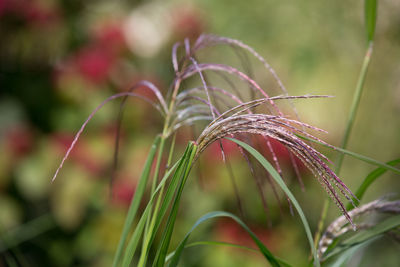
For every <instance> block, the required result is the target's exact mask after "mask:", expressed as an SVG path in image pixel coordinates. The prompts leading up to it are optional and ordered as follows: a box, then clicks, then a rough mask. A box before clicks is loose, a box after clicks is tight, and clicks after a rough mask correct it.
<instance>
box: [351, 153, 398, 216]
mask: <svg viewBox="0 0 400 267" xmlns="http://www.w3.org/2000/svg"><path fill="white" fill-rule="evenodd" d="M398 163H400V159H395V160H392V161H389V162H386V165H389V166H395V165H396V164H398ZM386 171H387V169H386V168H383V167H379V168H376V169H375V170H373V171H372V172H370V173H369V174H368V176H367V177H366V178H365V179H364V181H363V182H362V184H361V185H360V187H359V188H358V189H357V191H356V193H355V195H356V197H357V198H358V199H359V200H361V198H362V197H363V196H364V193H365V191H366V190H367V189H368V187H370V185H371V184H372V183H373V182H374V181H375V180H376V179H378V178H379V177H380V176H381V175H383V174H384V173H386ZM352 208H353V206H352V205H347V210H351V209H352Z"/></svg>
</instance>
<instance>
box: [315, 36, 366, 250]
mask: <svg viewBox="0 0 400 267" xmlns="http://www.w3.org/2000/svg"><path fill="white" fill-rule="evenodd" d="M372 52H373V42H372V41H370V42H369V43H368V48H367V52H366V53H365V56H364V61H363V64H362V67H361V72H360V75H359V77H358V82H357V86H356V90H355V92H354V96H353V102H352V104H351V108H350V114H349V119H348V121H347V125H346V130H345V132H344V136H343V139H342V143H341V145H340V148H343V149H346V147H347V143H348V141H349V137H350V133H351V130H352V129H353V125H354V119H355V117H356V114H357V111H358V106H359V104H360V100H361V95H362V92H363V89H364V83H365V78H366V76H367V71H368V66H369V63H370V60H371V55H372ZM344 156H345V154H344V153H340V154H339V157H338V160H337V165H336V170H335V173H336V174H337V175H339V173H340V170H341V168H342V164H343V159H344ZM329 203H330V202H329V199H327V198H325V200H324V204H323V207H322V211H321V217H320V220H319V222H318V227H317V232H316V234H315V237H314V244H315V245H317V244H318V241H319V239H320V238H321V234H322V229H323V227H324V223H325V220H326V217H327V215H328V209H329Z"/></svg>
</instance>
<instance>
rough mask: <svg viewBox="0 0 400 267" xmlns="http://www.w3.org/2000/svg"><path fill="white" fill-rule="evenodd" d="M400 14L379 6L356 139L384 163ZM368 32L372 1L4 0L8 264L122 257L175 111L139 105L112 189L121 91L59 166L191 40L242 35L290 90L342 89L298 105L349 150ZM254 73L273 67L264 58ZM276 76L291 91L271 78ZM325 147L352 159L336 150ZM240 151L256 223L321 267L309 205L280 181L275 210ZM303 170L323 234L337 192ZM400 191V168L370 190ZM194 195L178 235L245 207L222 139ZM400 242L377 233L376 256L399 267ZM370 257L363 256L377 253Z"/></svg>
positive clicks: (215, 252)
mask: <svg viewBox="0 0 400 267" xmlns="http://www.w3.org/2000/svg"><path fill="white" fill-rule="evenodd" d="M399 14H400V2H399V1H396V0H387V1H380V2H379V13H378V23H377V29H376V36H375V44H374V45H375V46H374V49H375V50H374V54H373V56H372V61H371V66H370V69H369V73H368V75H367V80H366V85H365V91H364V92H365V93H364V95H363V97H362V100H361V106H360V109H359V113H358V115H357V118H356V122H355V125H354V131H353V133H352V136H351V138H350V142H349V147H348V149H349V150H351V151H354V152H357V153H360V154H363V155H366V156H369V157H372V158H374V159H377V160H379V161H382V162H386V161H389V160H392V159H395V158H399V156H400V152H399V151H400V120H399V114H400V65H399V62H400V46H399V44H400V16H399ZM364 31H365V30H364V20H363V1H346V2H338V1H318V0H312V1H288V0H281V1H265V0H248V1H235V2H232V1H229V0H219V1H215V0H203V1H200V0H191V1H177V0H171V1H78V0H59V1H57V0H0V240H1V243H0V255H1V258H0V266H110V265H111V261H112V257H113V254H114V251H115V248H116V245H117V242H118V240H119V236H120V233H121V229H122V225H123V222H124V218H125V215H126V212H127V208H128V205H129V203H130V199H131V198H132V195H133V193H134V191H135V186H136V183H137V179H138V176H139V175H140V172H141V169H142V166H143V164H144V161H145V159H146V156H147V153H148V151H149V148H150V145H151V142H152V140H153V138H154V136H155V135H156V134H157V133H159V132H161V130H162V118H161V117H160V116H159V115H158V114H157V113H155V112H153V110H152V109H151V106H149V105H148V104H146V103H145V102H141V101H139V100H129V101H128V105H127V107H126V111H125V117H124V121H123V127H122V129H123V131H122V136H121V138H122V141H121V142H122V145H121V153H120V164H119V167H118V170H117V179H116V180H115V183H114V185H113V187H112V188H111V189H110V188H109V178H110V171H111V163H112V152H113V149H114V138H115V129H116V126H117V124H116V115H117V112H118V105H119V103H120V102H119V101H115V102H111V103H109V104H107V105H106V106H105V107H104V108H103V109H102V110H101V111H100V112H99V113H97V115H96V116H95V117H94V119H93V120H92V121H91V122H90V123H89V125H88V127H87V129H86V130H85V132H84V134H83V135H82V137H81V139H80V140H79V142H78V144H77V146H76V147H75V149H74V150H73V152H72V154H71V156H70V158H69V159H68V161H67V162H66V164H65V166H64V168H63V169H62V171H61V172H60V175H59V177H58V178H57V180H56V181H55V182H54V183H51V178H52V176H53V174H54V172H55V170H56V168H57V166H58V164H59V163H60V161H61V159H62V157H63V155H64V154H65V152H66V150H67V148H68V146H69V145H70V143H71V141H72V139H73V137H74V134H75V133H76V132H77V130H78V129H79V127H80V126H81V125H82V123H83V122H84V120H85V119H86V118H87V116H88V115H89V114H90V112H91V111H92V110H93V109H94V108H95V107H96V106H97V105H98V104H100V103H101V102H102V101H103V100H104V99H106V98H107V97H108V96H110V95H112V94H115V93H118V92H123V91H126V90H127V89H128V88H129V86H130V85H132V84H134V83H135V82H136V81H139V80H142V79H146V80H149V81H151V82H153V83H154V84H156V85H157V86H158V87H159V88H160V90H161V91H162V92H163V93H165V92H166V91H167V89H168V86H169V84H170V83H171V82H172V80H173V78H174V73H173V69H172V63H171V56H170V52H171V48H172V45H173V44H174V43H175V42H177V41H182V40H183V39H184V38H185V37H188V38H190V40H195V38H196V37H198V36H199V35H200V34H201V33H203V32H205V33H213V34H217V35H221V36H227V37H231V38H235V39H239V40H241V41H243V42H244V43H246V44H249V45H250V46H252V47H253V48H254V49H255V50H256V51H258V52H259V53H260V54H261V55H262V56H264V57H265V58H266V59H267V61H268V62H269V63H270V64H271V65H272V66H273V67H274V68H275V70H276V72H277V73H278V75H279V76H280V78H281V79H282V81H283V83H284V84H285V86H286V87H287V89H288V91H289V94H290V95H302V94H328V95H333V96H335V97H334V98H329V99H315V100H301V101H297V102H296V107H297V110H298V112H299V114H300V117H301V118H302V120H303V121H304V122H306V123H309V124H312V125H315V126H317V127H319V128H322V129H325V130H327V131H328V132H329V134H325V135H321V136H320V137H321V138H322V139H324V140H325V141H327V142H328V143H331V144H333V145H336V146H339V145H340V142H341V138H342V133H343V131H344V127H345V124H346V121H347V117H348V113H349V107H350V104H351V100H352V95H353V92H354V88H355V85H356V81H357V77H358V74H359V70H360V68H361V63H362V59H363V56H364V53H365V49H366V40H365V32H364ZM211 51H212V50H211ZM218 51H223V49H222V50H218ZM231 55H232V54H229V53H223V52H222V53H219V52H218V53H216V52H210V54H202V58H203V59H204V60H203V61H208V62H214V61H215V62H216V61H217V60H218V62H221V61H222V62H226V63H229V64H231V63H232V62H234V61H232V59H231V58H230V57H231ZM232 64H234V63H232ZM254 72H255V73H256V74H257V75H259V76H261V77H262V75H264V74H265V70H264V69H262V68H261V66H260V68H259V66H258V65H256V67H255V69H254ZM261 82H262V85H263V86H266V87H273V86H275V87H276V85H275V83H274V81H273V80H272V78H271V77H270V76H268V75H266V76H265V77H264V78H262V79H261ZM139 92H140V93H141V94H148V93H147V92H146V91H145V90H139ZM147 96H149V95H147ZM149 97H151V96H149ZM197 131H199V129H197ZM197 134H198V132H197ZM195 135H196V133H195ZM191 138H192V137H191V129H184V130H183V131H182V132H181V133H180V134H179V135H178V143H179V145H180V149H183V148H184V146H185V143H186V141H187V140H189V139H191ZM227 146H228V152H229V151H230V150H229V144H227ZM320 149H321V151H322V152H324V153H325V154H327V155H328V156H329V158H331V159H332V160H335V159H336V157H337V154H335V153H334V152H332V151H330V150H327V149H324V148H320ZM178 151H179V150H178ZM228 154H229V156H230V161H231V164H232V165H233V166H234V171H235V178H236V183H237V185H238V188H239V194H240V196H241V201H242V205H243V207H244V213H245V221H246V223H247V224H248V225H249V226H250V228H251V229H253V230H254V232H255V233H256V234H257V235H258V236H259V237H260V238H261V239H262V240H263V241H264V242H265V244H266V245H267V246H268V247H269V248H270V249H271V250H272V251H273V252H274V253H276V254H277V255H278V256H280V257H282V258H283V259H285V260H287V261H288V262H289V263H291V264H294V266H302V265H305V264H306V263H307V260H308V255H309V251H308V250H309V248H308V244H307V241H306V239H305V234H304V230H303V228H302V226H301V223H300V220H299V219H298V217H297V216H291V215H290V211H289V208H288V205H287V201H286V199H285V197H284V196H283V195H282V193H281V192H279V193H278V194H279V198H278V200H277V199H276V198H275V197H274V194H273V191H272V190H271V188H266V190H267V201H268V203H269V205H268V207H269V213H268V214H266V213H265V212H264V209H263V207H262V204H261V200H260V197H259V195H258V194H255V193H254V192H256V191H257V187H256V186H255V184H254V182H253V180H251V177H250V176H251V175H250V173H249V170H248V168H247V166H246V164H245V163H243V159H242V158H241V157H240V155H238V153H237V152H235V151H233V150H232V151H231V152H229V153H228ZM278 156H279V158H280V161H281V163H282V164H283V165H285V162H286V163H287V162H288V155H287V154H286V153H285V151H283V150H282V151H279V147H278ZM373 169H374V167H373V166H370V165H367V164H365V163H363V162H360V161H358V160H354V159H351V158H348V157H346V159H345V163H344V166H343V169H342V172H341V174H340V177H341V178H342V180H343V181H344V182H345V183H346V184H347V185H348V186H349V187H350V188H351V189H352V190H356V189H357V187H358V185H359V184H360V183H361V181H362V180H363V179H364V178H365V176H366V175H367V174H368V173H369V172H370V171H371V170H373ZM204 170H207V172H205V171H204ZM301 171H302V172H303V178H304V183H305V187H306V190H305V192H302V190H301V188H300V186H299V184H298V182H297V181H296V178H295V177H294V175H293V171H292V170H291V169H290V167H288V170H287V171H286V172H287V173H288V174H287V178H286V179H287V180H286V181H287V183H288V184H289V185H290V188H291V190H293V192H294V193H295V196H296V197H297V198H298V200H299V202H300V204H301V205H302V207H303V209H304V211H305V213H306V215H307V218H308V220H309V222H310V225H311V227H312V230H315V229H316V224H317V222H318V218H319V215H320V211H321V208H322V203H323V200H324V198H326V197H327V196H326V194H325V192H324V190H323V189H322V188H320V186H319V184H318V182H317V181H316V180H315V179H314V178H313V177H312V176H311V175H310V174H309V173H308V172H307V171H306V170H305V169H301ZM249 181H250V182H249ZM399 188H400V182H399V179H398V177H396V176H395V175H393V174H392V173H387V174H385V175H384V176H383V177H382V178H381V179H380V180H379V181H378V182H377V183H376V184H375V185H374V187H373V189H371V190H369V191H368V192H367V194H366V197H365V200H364V201H365V202H366V201H368V200H373V199H376V198H378V197H381V196H383V195H386V194H390V193H398V192H399ZM110 191H111V192H112V194H110ZM110 195H112V197H110ZM183 196H184V198H183V200H182V201H183V202H182V204H181V210H180V214H179V218H178V222H177V227H176V231H175V235H174V240H173V244H172V246H175V245H176V244H177V242H179V241H180V240H181V239H182V237H183V235H184V234H185V233H186V232H187V231H188V230H189V229H190V227H191V226H192V224H193V223H194V222H195V221H196V220H197V219H198V218H199V217H200V216H201V215H203V214H205V213H206V212H209V211H213V210H226V211H230V212H233V213H235V214H238V215H239V212H238V205H237V201H236V199H235V194H234V190H233V188H232V185H231V183H230V180H229V177H228V173H227V170H226V168H225V167H224V165H223V164H222V159H221V155H220V153H219V152H218V147H217V146H215V147H210V148H208V149H207V151H206V152H205V155H203V157H202V158H200V161H199V162H198V169H196V170H195V171H193V173H192V175H191V179H190V182H189V183H188V185H187V187H186V189H185V193H184V195H183ZM279 203H280V204H279ZM337 216H340V212H339V210H338V209H336V208H335V207H334V205H331V208H330V213H329V217H328V222H330V221H332V220H333V219H334V218H336V217H337ZM192 240H196V241H200V240H218V241H228V242H233V243H237V244H242V245H247V246H250V247H254V245H253V244H252V242H251V239H250V238H249V237H248V236H247V235H246V234H245V232H243V231H242V230H241V229H240V227H239V226H237V225H236V224H235V223H233V222H232V221H230V220H221V219H220V220H216V221H213V222H210V223H207V224H205V225H204V226H202V227H200V228H199V229H198V230H197V231H196V232H195V233H194V234H193V236H192ZM393 244H395V243H392V242H391V241H390V240H382V241H379V242H378V243H375V244H374V245H373V249H374V250H375V252H379V253H375V254H374V255H373V256H374V258H373V261H372V262H379V261H380V260H383V259H385V262H388V264H389V265H386V266H394V265H392V264H393V263H394V264H395V263H396V262H397V263H398V262H399V260H400V259H399V253H398V249H399V245H398V244H397V245H393ZM184 253H185V254H184V257H183V262H182V264H183V266H264V264H265V261H264V259H263V258H262V257H261V256H260V255H259V254H256V253H253V252H247V251H243V250H238V249H233V248H226V247H221V248H220V247H208V246H206V247H201V248H200V249H187V250H185V252H184ZM365 255H367V256H363V257H362V259H361V263H363V262H364V261H365V262H366V261H368V254H365ZM13 264H15V265H13ZM363 266H367V263H365V265H363ZM371 266H374V265H371ZM382 266H383V265H382Z"/></svg>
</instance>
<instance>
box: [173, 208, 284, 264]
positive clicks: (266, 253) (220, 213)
mask: <svg viewBox="0 0 400 267" xmlns="http://www.w3.org/2000/svg"><path fill="white" fill-rule="evenodd" d="M219 217H229V218H231V219H233V220H234V221H236V222H237V223H238V224H239V225H240V226H242V227H243V229H244V230H246V232H247V233H248V234H249V235H250V236H251V238H252V239H253V241H254V243H256V245H257V246H258V248H259V250H260V252H261V253H262V254H263V255H264V257H265V258H266V259H267V260H268V262H269V263H270V264H271V265H272V266H281V265H284V266H290V265H289V264H287V263H285V262H283V261H280V260H278V259H277V258H275V256H274V255H273V254H272V253H271V252H270V251H269V250H268V249H267V248H266V247H265V246H264V244H263V243H262V242H261V241H260V239H258V238H257V236H256V235H255V234H254V233H253V232H252V231H251V230H250V228H249V227H248V226H247V225H246V224H245V223H244V222H243V221H242V220H240V219H239V218H238V217H236V216H235V215H233V214H231V213H229V212H225V211H214V212H210V213H207V214H206V215H204V216H202V217H201V218H200V219H198V220H197V222H196V223H195V224H194V225H193V227H192V229H190V231H189V232H188V233H187V234H186V236H185V238H184V239H183V241H182V242H181V243H180V244H179V246H178V248H177V249H176V250H175V253H174V254H173V256H172V258H171V263H170V264H169V267H176V266H177V265H178V262H179V259H180V256H181V254H182V251H183V249H184V248H185V244H186V242H187V241H188V239H189V236H190V234H191V233H192V232H193V231H194V230H195V229H196V228H197V226H199V225H200V224H201V223H203V222H204V221H206V220H209V219H212V218H219Z"/></svg>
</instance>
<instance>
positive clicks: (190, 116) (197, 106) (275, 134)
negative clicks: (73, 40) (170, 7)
mask: <svg viewBox="0 0 400 267" xmlns="http://www.w3.org/2000/svg"><path fill="white" fill-rule="evenodd" d="M216 45H226V46H229V47H232V48H233V49H234V52H235V53H236V55H237V57H238V58H239V59H240V60H241V62H242V65H243V69H244V70H240V69H238V68H235V67H232V66H229V65H225V64H217V63H204V62H200V60H199V59H198V58H197V54H198V52H199V51H201V50H204V49H206V48H210V47H213V46H216ZM181 48H183V49H181ZM181 50H182V51H183V53H181ZM246 53H247V54H250V55H252V56H253V57H254V58H255V59H257V60H258V61H259V62H261V64H262V65H263V66H264V67H265V69H266V70H267V72H268V73H269V75H271V76H272V78H273V79H274V80H275V81H276V83H277V85H278V88H279V90H280V91H281V93H282V95H279V96H270V95H269V94H268V93H267V92H266V90H264V89H263V88H262V86H261V85H260V84H259V83H258V82H257V81H256V80H255V79H254V78H253V74H252V73H251V72H252V71H251V70H250V67H249V66H250V65H251V64H250V61H249V60H248V58H247V54H246ZM180 54H182V55H180ZM172 65H173V69H174V72H175V79H174V81H173V82H172V84H171V86H170V89H169V91H168V92H167V95H166V96H165V97H164V96H163V94H162V93H161V90H159V89H158V88H157V87H156V86H155V85H154V84H152V83H150V82H148V81H142V82H140V83H138V84H137V85H135V86H134V87H132V88H131V89H130V90H129V91H128V92H126V93H120V94H117V95H114V96H111V97H110V98H108V99H107V100H105V101H104V102H103V103H102V104H101V105H99V106H98V107H97V108H96V109H95V110H94V111H93V113H92V114H90V116H89V117H88V119H87V120H86V121H85V122H84V124H83V125H82V127H81V129H80V130H79V131H78V133H77V134H76V136H75V139H74V141H73V143H72V144H71V146H70V147H69V149H68V151H67V153H66V154H65V156H64V158H63V160H62V162H61V164H60V166H59V168H58V169H57V171H56V173H55V175H54V177H53V180H54V179H55V178H56V176H57V174H58V172H59V170H60V169H61V168H62V166H63V163H64V161H65V160H66V159H67V157H68V155H69V154H70V152H71V150H72V149H73V147H74V145H75V144H76V142H77V140H78V138H79V136H80V135H81V133H82V132H83V130H84V128H85V127H86V125H87V123H88V122H89V121H90V120H91V118H92V117H93V116H94V114H95V113H96V112H97V111H98V110H99V109H100V108H101V107H102V106H103V105H104V104H106V103H107V102H109V101H111V100H113V99H115V98H118V97H124V99H123V101H122V102H121V106H120V113H119V122H120V121H121V117H122V108H123V106H124V105H125V101H126V98H127V97H128V96H135V97H139V98H142V99H144V100H145V101H147V102H149V103H150V104H152V105H153V106H154V107H155V108H156V109H157V110H158V111H159V112H160V114H161V115H162V116H163V117H164V118H165V125H164V130H163V133H162V136H163V137H164V138H167V137H169V136H170V135H171V134H173V133H174V132H176V131H177V130H179V129H180V128H181V127H183V126H188V125H192V124H194V123H195V122H198V121H207V122H210V123H209V125H208V126H206V127H205V128H204V130H203V132H202V133H201V134H200V136H199V137H198V138H197V144H198V146H199V149H198V154H197V156H196V157H198V156H199V155H200V153H201V152H202V151H204V149H206V147H207V146H209V145H210V144H211V143H213V142H215V141H219V142H220V140H221V139H222V138H224V137H226V136H229V137H237V136H238V135H240V136H243V134H256V135H260V136H262V137H264V139H265V144H266V147H267V149H268V150H269V151H270V152H271V155H272V156H273V161H274V164H275V167H276V169H277V171H278V172H279V173H280V174H281V175H282V171H281V167H280V164H279V159H278V158H277V156H276V153H275V151H274V149H273V146H272V145H271V143H270V138H272V139H275V140H277V141H278V142H280V143H281V144H283V145H284V146H285V147H286V148H287V150H288V151H289V155H290V159H291V162H292V164H293V166H294V169H295V171H296V174H297V175H298V178H299V180H300V181H301V177H300V174H299V171H298V167H297V166H296V161H295V160H294V159H295V157H297V158H299V159H300V160H301V161H302V162H303V163H304V165H305V166H306V167H307V168H308V169H309V170H310V171H311V172H312V173H313V174H314V176H315V177H316V178H317V180H318V181H319V183H320V184H321V186H322V187H323V188H324V189H325V190H326V191H327V193H328V194H329V196H330V197H331V198H332V200H333V201H334V202H335V204H336V205H337V206H338V207H339V209H340V210H341V212H342V213H343V214H344V216H345V218H346V219H347V220H348V221H349V222H350V223H352V220H351V217H350V216H349V215H348V213H347V211H346V209H345V207H344V205H343V202H342V200H341V198H340V196H339V194H341V195H342V196H344V197H345V198H346V199H348V200H349V201H351V202H352V198H355V196H354V195H353V194H352V192H351V191H350V189H349V188H348V187H347V186H346V185H345V184H344V183H343V182H342V181H341V180H340V179H339V177H337V176H336V174H335V173H334V172H333V171H332V170H331V169H330V168H329V166H328V163H327V162H329V160H328V159H327V158H326V157H325V156H324V155H323V154H321V153H320V152H318V151H317V150H316V149H315V148H313V147H312V145H310V144H308V143H306V142H305V141H303V140H302V139H301V138H299V137H298V135H300V136H306V137H308V138H311V139H313V140H317V141H319V142H322V143H324V142H323V141H322V140H320V139H318V138H317V137H314V136H313V135H311V134H309V133H308V132H307V129H311V130H314V131H321V132H324V131H323V130H321V129H318V128H316V127H314V126H311V125H308V124H306V123H303V122H301V121H300V118H299V116H298V114H297V111H296V110H295V108H294V105H293V103H292V101H293V100H297V99H312V98H321V97H329V96H315V95H304V96H289V95H288V92H287V90H286V88H285V87H284V85H283V83H282V81H281V80H280V79H279V77H278V75H277V74H276V72H275V71H274V69H273V68H272V67H271V66H270V65H269V64H268V63H267V61H266V60H265V59H264V58H263V57H261V56H260V55H259V54H258V53H257V52H256V51H254V49H253V48H251V47H250V46H248V45H246V44H244V43H242V42H240V41H238V40H234V39H230V38H225V37H218V36H215V35H201V36H200V37H199V38H198V39H197V40H196V41H195V42H194V44H193V46H191V44H190V42H189V40H188V39H186V40H185V41H184V42H183V43H177V44H175V45H174V46H173V48H172ZM210 73H212V74H217V75H218V77H220V78H222V80H223V81H224V82H225V83H226V84H228V85H229V87H230V89H228V88H221V87H219V86H214V85H213V84H212V82H211V81H212V80H211V79H210V77H209V74H210ZM195 76H197V77H198V78H200V82H201V83H200V85H198V86H195V87H192V88H184V86H182V84H183V81H185V80H188V79H192V78H193V77H195ZM192 80H193V79H192ZM236 81H239V82H236ZM185 84H190V82H188V83H185ZM139 86H140V87H144V88H147V89H148V90H150V91H151V92H152V93H153V94H155V96H156V100H157V102H155V101H153V100H150V99H148V98H145V97H144V96H141V95H138V94H135V93H133V91H134V90H135V89H136V88H137V87H139ZM243 95H245V96H247V97H248V96H250V99H248V98H247V99H246V98H245V97H243ZM277 101H288V102H289V103H290V105H291V107H292V110H293V112H294V114H295V119H291V118H290V117H289V116H285V114H284V113H283V112H282V111H281V110H280V109H279V107H278V105H277V103H276V102H277ZM260 106H263V107H264V108H265V107H266V108H267V110H268V114H265V113H260V112H259V111H258V108H260ZM118 129H119V128H118ZM220 147H221V155H222V158H223V160H224V161H225V159H226V155H225V152H224V148H223V145H222V143H221V142H220ZM238 149H239V151H240V152H241V154H242V155H243V157H244V158H245V159H246V162H247V163H248V165H249V167H250V169H251V170H252V168H253V167H252V163H251V162H250V161H249V160H248V158H247V155H246V153H245V152H244V151H243V150H242V148H240V147H238ZM117 154H118V134H117V138H116V150H115V160H114V161H115V163H114V166H116V161H117ZM252 173H253V171H252ZM257 184H258V185H259V183H257ZM301 185H302V183H301ZM271 186H274V185H273V183H272V182H271ZM337 191H338V192H339V193H338V192H337ZM260 192H262V190H260Z"/></svg>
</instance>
